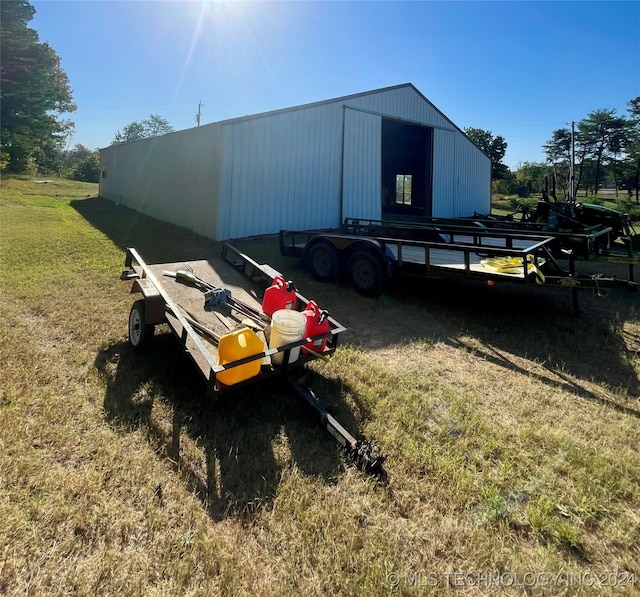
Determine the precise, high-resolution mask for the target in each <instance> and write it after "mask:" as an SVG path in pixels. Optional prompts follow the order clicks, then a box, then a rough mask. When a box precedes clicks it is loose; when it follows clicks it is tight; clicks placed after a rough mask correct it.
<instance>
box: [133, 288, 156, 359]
mask: <svg viewBox="0 0 640 597" xmlns="http://www.w3.org/2000/svg"><path fill="white" fill-rule="evenodd" d="M154 331H155V326H154V325H153V324H151V323H145V301H144V299H139V300H137V301H136V302H135V303H133V305H132V306H131V311H130V312H129V344H131V346H132V347H133V348H134V349H135V350H138V351H140V352H142V351H145V350H148V349H149V347H150V346H151V342H152V341H153V334H154Z"/></svg>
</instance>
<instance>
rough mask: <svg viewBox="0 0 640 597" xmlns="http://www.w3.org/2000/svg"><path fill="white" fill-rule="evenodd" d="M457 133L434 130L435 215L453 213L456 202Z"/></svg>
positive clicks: (440, 216) (443, 215) (445, 215)
mask: <svg viewBox="0 0 640 597" xmlns="http://www.w3.org/2000/svg"><path fill="white" fill-rule="evenodd" d="M457 137H458V134H457V133H454V132H452V131H445V130H443V129H435V130H434V131H433V148H434V149H433V202H432V205H433V217H434V218H442V217H447V216H449V215H450V214H451V211H452V209H453V206H454V205H455V202H456V176H457V172H456V167H455V161H454V160H455V154H456V139H457Z"/></svg>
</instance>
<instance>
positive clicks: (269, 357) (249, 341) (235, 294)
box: [120, 243, 387, 482]
mask: <svg viewBox="0 0 640 597" xmlns="http://www.w3.org/2000/svg"><path fill="white" fill-rule="evenodd" d="M125 267H126V268H127V269H126V270H124V271H123V272H122V274H121V276H120V277H121V279H122V280H129V281H132V282H133V285H132V288H131V292H132V293H140V294H142V295H143V298H142V299H139V300H136V301H135V302H134V303H133V306H132V308H131V312H130V316H129V341H130V343H131V345H132V346H133V348H135V349H137V350H145V349H147V348H149V347H150V345H151V342H152V340H153V334H154V328H155V326H156V325H159V324H163V323H166V324H168V325H169V327H170V329H171V331H172V332H173V334H174V336H175V337H176V338H177V339H178V341H179V343H180V346H181V348H182V349H183V350H184V351H185V352H186V353H187V354H188V355H189V357H190V358H191V360H192V361H193V362H194V364H195V365H196V367H197V369H198V371H199V372H200V374H201V375H202V377H203V378H204V380H205V382H206V384H207V390H208V392H209V393H210V394H213V395H221V394H223V393H226V392H231V391H234V390H237V389H239V388H241V387H244V386H246V385H249V384H253V383H258V382H260V381H261V380H264V379H265V378H267V377H269V376H273V375H280V376H282V377H283V378H284V379H286V380H287V381H288V382H289V383H290V385H291V386H292V388H293V390H294V391H295V392H296V393H297V394H298V395H299V396H300V397H301V398H303V399H304V400H305V401H306V403H307V404H308V405H309V406H310V407H311V408H313V409H314V410H315V411H316V413H317V414H318V416H319V419H320V423H321V424H322V426H324V427H325V428H326V430H327V431H328V432H329V433H330V434H331V435H332V436H333V437H334V439H335V440H336V441H337V443H338V444H339V446H340V447H341V448H342V449H344V451H345V452H346V454H347V455H348V456H349V457H350V459H351V460H352V461H353V462H354V463H355V464H356V465H357V466H358V467H359V468H360V469H361V470H363V471H364V472H366V473H368V474H371V475H373V476H375V477H376V478H377V479H378V480H379V481H380V482H385V481H386V477H387V475H386V472H385V470H384V468H383V463H384V460H385V457H384V456H382V455H380V454H379V453H377V452H376V450H375V448H374V445H373V443H372V442H370V441H367V440H364V439H356V438H355V437H354V436H352V435H351V434H350V433H349V432H348V431H347V430H346V429H345V428H344V427H343V426H342V425H341V424H340V423H339V422H338V421H337V420H336V419H335V418H334V417H333V415H332V414H331V413H330V412H329V408H328V406H327V405H326V404H325V403H324V402H323V401H322V400H320V399H319V398H318V397H316V395H315V394H314V393H313V391H312V390H311V389H310V388H308V387H306V386H304V385H303V384H302V383H301V382H300V381H299V380H298V376H296V373H297V372H299V371H300V366H301V365H304V363H307V362H309V361H312V360H314V359H317V358H321V359H325V360H326V359H329V358H330V357H331V356H332V355H333V353H334V352H335V350H336V348H337V347H338V339H339V336H340V334H342V332H344V331H345V330H346V328H345V327H343V326H342V325H341V324H340V323H338V322H337V321H336V320H335V319H334V318H332V317H330V316H329V315H328V314H327V313H326V312H323V321H324V322H325V323H324V325H323V326H322V328H321V329H322V331H321V332H320V333H318V331H317V329H318V328H317V327H314V326H310V327H309V329H310V330H312V331H311V332H310V333H304V332H303V333H301V334H300V335H299V336H298V337H296V339H293V340H292V339H287V338H286V337H285V339H284V340H282V339H280V340H281V341H279V342H276V341H275V340H274V336H275V335H276V334H275V331H274V329H273V326H274V325H275V324H274V322H273V320H272V318H271V317H269V316H268V315H266V314H265V313H264V312H263V309H262V304H261V302H260V298H259V297H260V295H261V294H263V292H264V290H265V288H267V287H268V286H269V285H270V284H271V283H272V281H273V280H274V279H276V278H278V279H281V275H280V274H279V272H277V271H275V270H274V269H273V268H271V267H269V266H268V265H265V264H258V263H256V262H255V261H253V260H252V259H251V258H249V257H248V256H247V255H245V254H243V253H241V252H240V251H238V250H237V249H235V248H234V247H232V246H231V245H229V244H226V243H225V244H224V245H223V248H222V256H221V258H214V259H211V260H207V261H193V262H190V263H188V264H185V263H184V262H180V263H162V264H155V265H148V264H146V263H145V262H144V260H143V259H142V257H141V256H140V255H139V254H138V252H137V251H136V250H135V249H133V248H129V249H127V252H126V259H125ZM291 292H295V301H293V302H292V304H295V305H296V307H297V309H299V311H298V312H297V313H298V315H297V316H298V317H299V318H302V320H304V317H303V312H305V309H306V308H308V307H309V306H310V305H311V307H317V305H316V304H315V302H313V301H309V300H307V299H306V298H305V297H304V296H303V295H302V294H300V293H299V292H298V291H297V290H295V289H292V290H291ZM309 312H311V313H315V311H314V310H313V309H310V311H309ZM276 313H277V312H276ZM276 313H273V316H274V317H275V316H276ZM326 322H328V325H327V324H326ZM311 347H313V348H311Z"/></svg>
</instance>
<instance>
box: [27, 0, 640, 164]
mask: <svg viewBox="0 0 640 597" xmlns="http://www.w3.org/2000/svg"><path fill="white" fill-rule="evenodd" d="M32 5H33V6H34V8H35V9H36V15H35V17H34V19H33V20H32V21H31V22H30V23H29V26H30V27H32V28H33V29H35V30H36V31H37V32H38V34H39V36H40V41H44V42H48V43H49V44H50V45H51V46H52V47H53V49H54V50H55V51H56V52H57V53H58V55H59V56H60V59H61V66H62V68H63V70H64V71H65V72H66V73H67V75H68V77H69V81H70V85H71V88H72V90H73V97H74V100H75V102H76V104H77V105H78V109H77V111H76V112H74V113H73V114H71V115H69V117H70V118H71V119H72V120H73V121H74V122H75V123H76V128H75V133H74V136H73V137H72V139H71V146H73V145H75V144H77V143H81V144H82V145H85V146H87V147H89V148H91V149H94V148H100V147H104V146H107V145H109V144H110V143H111V141H112V139H113V137H114V135H115V133H116V131H117V130H119V129H122V127H124V126H125V125H127V124H129V123H130V122H132V121H134V120H143V119H145V118H147V117H148V116H149V115H150V114H158V115H160V116H162V117H164V118H166V119H167V120H168V121H169V122H170V123H171V125H172V126H173V127H174V129H175V130H182V129H186V128H190V127H193V126H196V120H195V115H196V112H197V110H198V103H199V102H202V104H203V107H202V118H201V123H202V124H207V123H210V122H216V121H219V120H224V119H226V118H234V117H236V116H244V115H247V114H256V113H259V112H265V111H269V110H274V109H278V108H286V107H289V106H296V105H300V104H305V103H308V102H314V101H320V100H325V99H331V98H334V97H339V96H343V95H349V94H352V93H360V92H363V91H369V90H372V89H378V88H381V87H387V86H391V85H399V84H402V83H413V84H414V85H415V86H416V87H417V88H418V89H419V90H420V91H421V92H422V93H423V94H424V95H425V96H426V97H427V98H428V99H429V100H430V101H431V102H432V103H433V104H435V106H436V107H437V108H439V109H440V110H441V111H442V112H443V113H444V114H446V115H447V116H448V117H449V118H450V119H451V120H453V122H454V123H455V124H457V125H458V126H459V127H461V128H465V127H476V128H481V129H485V130H489V131H491V132H492V133H493V134H494V135H502V136H503V137H504V138H505V139H506V141H507V143H508V148H507V154H506V156H505V160H504V161H505V163H507V164H508V165H509V166H510V167H511V168H512V169H515V168H517V166H518V164H519V163H521V162H525V161H543V159H544V154H543V152H542V148H541V146H542V144H543V143H545V142H546V141H547V140H548V139H550V138H551V133H552V131H553V130H554V129H557V128H562V127H564V126H567V124H569V123H570V122H571V121H572V120H575V121H579V120H581V119H582V118H584V117H586V116H587V115H588V114H589V112H592V111H593V110H596V109H599V108H607V109H616V110H617V111H618V114H625V115H626V108H627V102H628V101H629V100H630V99H632V98H634V97H637V96H638V95H640V2H637V1H629V2H615V1H607V2H553V1H544V0H537V1H531V2H506V1H497V2H484V1H476V2H463V1H455V0H453V1H445V2H369V1H360V2H343V1H334V2H328V1H325V2H294V1H289V2H266V1H265V2H244V1H238V0H236V1H231V2H219V1H205V2H201V1H186V0H183V1H175V2H173V1H166V0H165V1H160V2H151V1H135V0H128V1H116V0H108V1H94V0H76V1H72V0H66V1H57V0H32Z"/></svg>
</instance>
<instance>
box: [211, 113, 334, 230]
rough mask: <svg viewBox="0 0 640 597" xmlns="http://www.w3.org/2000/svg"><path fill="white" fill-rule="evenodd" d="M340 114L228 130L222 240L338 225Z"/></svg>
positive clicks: (286, 116)
mask: <svg viewBox="0 0 640 597" xmlns="http://www.w3.org/2000/svg"><path fill="white" fill-rule="evenodd" d="M336 111H337V112H338V113H340V112H341V109H340V108H338V110H336V106H324V107H323V108H322V109H318V108H316V109H309V110H298V111H294V112H287V113H282V114H277V115H274V116H272V117H270V118H257V119H250V120H246V121H241V122H236V123H232V124H229V125H226V126H223V147H224V152H223V154H222V161H221V168H222V172H223V177H222V179H221V186H220V218H219V224H218V229H217V238H218V239H219V240H222V239H227V238H236V237H243V236H251V235H257V234H270V233H275V232H278V231H279V230H280V229H281V228H294V229H295V228H298V229H300V228H322V227H330V226H335V225H336V224H337V223H338V221H339V205H340V204H339V198H340V160H341V154H342V152H341V147H342V123H341V119H340V118H336V116H335V112H336Z"/></svg>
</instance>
